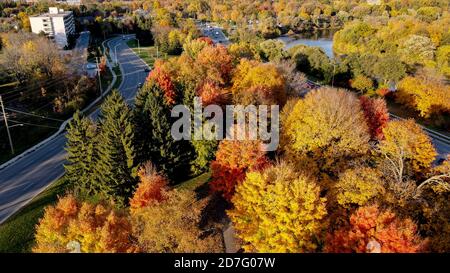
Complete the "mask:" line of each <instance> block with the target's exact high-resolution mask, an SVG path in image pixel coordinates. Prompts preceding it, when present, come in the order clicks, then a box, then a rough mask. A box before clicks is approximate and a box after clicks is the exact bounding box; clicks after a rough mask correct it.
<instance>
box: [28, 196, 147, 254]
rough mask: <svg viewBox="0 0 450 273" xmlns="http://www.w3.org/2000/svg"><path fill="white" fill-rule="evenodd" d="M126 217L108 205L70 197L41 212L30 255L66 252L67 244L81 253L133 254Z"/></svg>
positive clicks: (63, 198)
mask: <svg viewBox="0 0 450 273" xmlns="http://www.w3.org/2000/svg"><path fill="white" fill-rule="evenodd" d="M131 233H132V226H131V222H130V220H129V217H128V215H127V214H125V213H123V212H121V211H117V210H114V209H113V208H112V207H111V206H109V205H104V204H91V203H88V202H79V201H78V200H76V198H75V197H74V196H73V195H67V196H65V197H62V198H60V199H59V201H58V203H57V204H56V205H55V206H49V207H47V208H46V209H45V212H44V217H43V218H41V219H40V221H39V224H38V225H37V227H36V246H35V247H34V248H33V251H34V252H69V251H70V250H71V249H69V246H68V245H70V243H72V242H77V243H79V244H80V251H81V252H136V251H138V249H137V248H136V247H135V245H134V244H133V240H132V238H131V236H130V234H131Z"/></svg>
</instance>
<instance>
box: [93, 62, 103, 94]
mask: <svg viewBox="0 0 450 273" xmlns="http://www.w3.org/2000/svg"><path fill="white" fill-rule="evenodd" d="M95 62H96V63H97V75H98V83H99V84H100V96H101V97H102V98H103V88H102V79H101V78H100V69H99V67H98V57H95Z"/></svg>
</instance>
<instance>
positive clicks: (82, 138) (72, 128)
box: [64, 111, 98, 195]
mask: <svg viewBox="0 0 450 273" xmlns="http://www.w3.org/2000/svg"><path fill="white" fill-rule="evenodd" d="M96 134H97V132H96V126H95V123H94V122H93V121H92V120H90V119H88V118H86V117H81V114H80V112H79V111H77V112H76V113H75V114H74V115H73V119H72V121H71V122H70V123H69V126H68V128H67V135H66V138H67V142H66V148H65V149H66V151H67V161H68V163H67V164H65V165H64V168H65V170H66V177H67V179H68V180H69V181H70V184H71V185H72V186H73V187H74V189H75V191H76V192H77V193H80V194H82V195H89V194H93V193H96V192H97V190H98V188H96V187H95V184H94V183H92V182H93V180H94V169H95V161H96V156H97V152H96V148H95V147H96Z"/></svg>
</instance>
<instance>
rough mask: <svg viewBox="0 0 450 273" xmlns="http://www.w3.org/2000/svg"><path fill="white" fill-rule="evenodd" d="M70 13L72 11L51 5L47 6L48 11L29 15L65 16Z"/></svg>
mask: <svg viewBox="0 0 450 273" xmlns="http://www.w3.org/2000/svg"><path fill="white" fill-rule="evenodd" d="M71 13H72V11H64V10H63V9H58V8H54V7H51V8H49V11H48V12H47V13H43V14H40V15H36V16H31V17H65V16H67V15H69V14H71Z"/></svg>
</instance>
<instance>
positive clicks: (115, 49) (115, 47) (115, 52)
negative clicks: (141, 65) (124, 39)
mask: <svg viewBox="0 0 450 273" xmlns="http://www.w3.org/2000/svg"><path fill="white" fill-rule="evenodd" d="M119 45H120V44H117V45H116V46H114V59H115V61H116V65H117V63H118V62H119V60H118V59H117V47H118V46H119Z"/></svg>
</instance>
